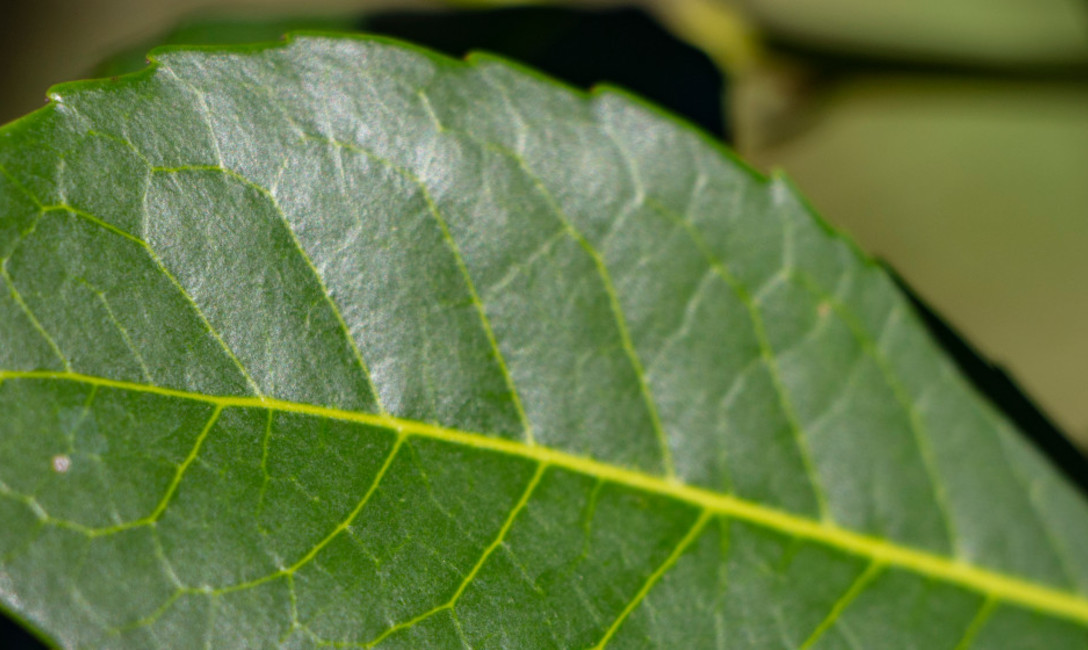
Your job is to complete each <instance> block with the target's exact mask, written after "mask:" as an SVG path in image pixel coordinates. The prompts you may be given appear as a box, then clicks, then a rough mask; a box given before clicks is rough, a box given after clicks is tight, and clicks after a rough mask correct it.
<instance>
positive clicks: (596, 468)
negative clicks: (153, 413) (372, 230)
mask: <svg viewBox="0 0 1088 650" xmlns="http://www.w3.org/2000/svg"><path fill="white" fill-rule="evenodd" d="M6 379H53V380H59V381H72V382H78V383H84V384H91V385H96V386H105V387H110V388H117V389H121V390H127V391H135V392H142V393H153V394H157V395H164V396H168V397H176V398H180V399H186V400H195V401H200V402H206V403H209V404H214V405H217V406H219V407H222V408H226V407H239V408H262V409H273V410H276V411H282V412H289V413H301V414H306V415H312V416H316V417H324V418H330V419H336V420H344V421H349V422H359V423H362V424H368V425H371V426H376V427H382V428H386V429H392V430H395V431H399V432H402V433H403V434H405V435H409V436H418V437H420V438H429V439H432V440H441V441H446V442H451V443H456V444H460V445H465V446H467V447H473V448H476V449H485V450H488V451H494V452H499V453H504V454H509V455H512V456H518V457H521V458H527V459H531V460H534V461H536V462H538V463H547V464H548V465H552V466H555V467H562V468H565V469H568V470H570V471H573V472H578V473H580V474H585V475H588V476H592V477H595V478H600V479H602V480H605V481H610V482H613V483H618V484H621V485H626V486H629V487H632V488H635V489H638V490H643V491H645V492H650V493H654V494H660V495H664V496H667V497H671V498H674V499H677V500H679V501H684V502H687V503H690V504H693V505H695V506H698V507H700V508H702V509H704V510H707V511H710V512H716V513H720V514H722V515H726V516H728V517H731V518H734V519H737V520H740V521H745V522H749V523H752V524H755V525H758V526H762V527H764V528H769V529H772V530H776V531H779V532H781V533H784V534H787V535H790V536H792V537H796V538H800V539H806V540H811V541H813V542H817V543H820V544H824V545H826V546H829V547H832V548H835V549H839V550H841V551H845V552H847V553H852V554H854V555H859V556H863V557H866V558H869V559H870V560H872V561H874V562H879V563H882V564H885V565H887V566H894V567H899V568H902V569H906V570H909V571H911V572H913V573H916V574H919V575H922V576H925V577H928V578H932V579H934V580H940V581H942V582H946V583H950V584H954V585H959V586H961V587H964V588H967V589H970V590H972V591H976V592H979V593H981V594H984V595H986V596H988V597H991V598H994V599H997V600H1001V601H1004V602H1007V603H1012V604H1017V605H1022V606H1025V607H1029V608H1032V609H1035V610H1038V611H1042V612H1046V613H1048V614H1052V615H1055V616H1059V617H1062V618H1068V619H1072V620H1074V621H1077V622H1079V623H1082V624H1088V599H1086V598H1084V597H1082V596H1080V595H1077V594H1074V593H1070V592H1067V591H1062V590H1059V589H1053V588H1050V587H1044V586H1041V585H1037V584H1034V583H1031V582H1027V581H1025V580H1023V579H1020V578H1015V577H1012V576H1009V575H1005V574H1002V573H999V572H996V571H991V570H987V569H982V568H979V567H976V566H973V565H970V564H966V563H964V562H962V561H956V560H951V559H949V558H946V557H943V556H940V555H936V554H933V553H929V552H926V551H920V550H917V549H914V548H910V547H907V546H901V545H898V544H894V543H892V542H889V541H887V540H883V539H879V538H876V537H870V536H867V535H862V534H859V533H855V532H851V531H848V530H845V529H843V528H839V527H837V526H835V525H833V524H830V523H824V522H818V521H814V520H812V519H807V518H805V517H799V516H797V515H793V514H790V513H787V512H782V511H780V510H775V509H774V508H769V507H767V506H764V505H760V504H757V503H753V502H751V501H746V500H744V499H740V498H737V497H734V496H730V495H725V494H719V493H717V492H712V491H710V490H707V489H704V488H698V487H693V486H690V485H684V484H682V483H680V482H678V481H675V480H669V479H666V478H662V477H656V476H651V475H649V474H644V473H642V472H637V471H633V470H629V469H624V468H621V467H616V466H613V465H608V464H606V463H602V462H599V461H596V460H592V459H589V458H584V457H581V456H575V455H572V454H568V453H564V452H562V451H556V450H554V449H549V448H547V447H541V446H535V445H533V446H531V445H527V444H525V443H523V442H516V441H513V440H507V439H504V438H497V437H491V436H486V435H483V434H479V433H469V432H466V431H458V430H456V429H448V428H445V427H440V426H436V425H433V424H427V423H425V422H417V421H414V420H406V419H402V418H397V417H393V416H390V415H375V414H370V413H359V412H355V411H344V410H340V409H334V408H328V407H324V406H313V405H310V404H300V403H296V402H287V401H283V400H277V399H272V398H267V397H226V396H212V395H202V394H200V393H192V392H187V391H181V390H175V389H171V388H162V387H159V386H152V385H147V384H137V383H131V382H125V381H117V380H114V379H106V378H103V377H94V376H89V375H82V374H78V373H68V372H53V371H28V372H22V371H7V370H0V382H2V381H3V380H6Z"/></svg>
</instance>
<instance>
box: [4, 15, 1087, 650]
mask: <svg viewBox="0 0 1088 650" xmlns="http://www.w3.org/2000/svg"><path fill="white" fill-rule="evenodd" d="M153 58H154V59H155V60H156V65H155V66H153V67H152V68H150V69H148V70H147V71H145V72H142V73H138V74H136V75H132V76H127V77H122V78H120V79H117V80H114V81H101V82H82V83H78V84H71V85H66V86H60V87H57V88H55V89H54V90H53V94H52V96H51V97H52V100H53V101H52V103H51V104H50V105H49V106H48V107H47V108H45V109H43V110H41V111H39V112H37V113H35V114H33V115H31V116H29V117H27V118H24V119H23V120H20V121H18V122H16V123H14V124H12V125H9V126H7V127H5V128H4V129H3V130H0V259H2V260H3V264H2V273H0V279H2V285H3V286H0V521H2V522H4V525H3V526H2V527H0V603H2V605H3V607H4V608H5V609H6V610H7V611H9V612H10V613H11V614H13V615H15V616H17V617H19V618H20V619H21V620H24V621H25V622H26V623H27V624H29V625H30V626H31V627H32V628H34V629H35V630H37V631H38V632H39V633H40V634H42V635H43V636H44V637H45V638H48V639H50V640H51V641H53V642H55V643H57V644H59V645H63V646H103V645H105V646H110V647H125V646H127V647H165V646H169V647H191V646H197V645H200V644H205V645H209V646H211V647H234V646H247V647H248V646H252V647H265V646H272V645H277V644H280V645H282V646H284V647H299V648H301V647H315V646H322V645H337V646H344V647H370V646H381V647H460V646H462V645H463V646H469V647H501V646H505V647H545V646H556V647H590V646H596V645H605V644H607V645H615V646H632V647H646V646H659V647H668V648H681V647H711V646H712V647H727V648H768V647H803V646H811V647H820V648H838V647H855V648H857V647H861V648H869V647H881V648H889V647H925V648H966V647H980V648H1020V647H1027V646H1028V645H1031V644H1036V645H1032V646H1031V647H1046V648H1067V647H1068V648H1083V647H1085V644H1086V643H1088V598H1086V596H1085V594H1086V593H1088V554H1085V553H1084V552H1083V549H1084V548H1088V504H1086V502H1085V500H1084V498H1083V496H1082V495H1081V494H1079V493H1078V492H1076V491H1075V490H1074V489H1073V488H1072V487H1071V486H1070V485H1068V484H1067V483H1066V482H1065V480H1064V479H1063V477H1062V476H1061V475H1060V474H1059V473H1058V472H1056V471H1055V470H1054V469H1053V468H1052V467H1051V466H1050V465H1049V464H1048V463H1047V461H1045V460H1043V459H1042V458H1041V457H1040V455H1039V454H1038V453H1037V452H1036V451H1035V450H1034V449H1033V448H1032V447H1031V446H1030V445H1029V444H1027V443H1026V442H1025V441H1024V440H1023V439H1022V436H1021V435H1020V433H1019V432H1018V431H1016V430H1015V429H1014V428H1013V427H1012V426H1011V425H1009V424H1008V423H1007V422H1006V421H1004V420H1003V419H1002V417H1001V416H1000V415H998V414H997V413H996V412H995V411H994V409H993V408H991V407H990V406H989V405H988V404H987V403H986V402H984V401H983V400H981V399H980V398H979V397H978V396H976V395H975V394H974V393H973V392H972V391H971V390H970V389H969V388H968V387H967V385H966V383H965V382H964V380H963V379H962V378H961V377H960V376H959V375H958V374H957V372H956V370H955V369H954V368H953V366H952V365H951V364H950V363H949V362H948V361H947V360H946V359H944V358H942V356H941V354H940V353H939V352H938V351H937V349H936V348H935V347H934V345H933V344H932V343H931V342H930V340H929V339H928V338H927V336H926V334H925V333H924V331H923V329H922V327H921V326H920V325H919V323H918V322H917V319H916V318H915V316H914V315H913V313H912V312H911V310H910V308H909V306H908V305H907V304H906V302H905V301H904V299H903V298H902V297H901V296H900V295H899V293H898V292H897V290H896V289H895V288H894V286H893V285H892V283H891V282H890V280H889V279H888V278H887V277H886V275H885V274H884V273H883V272H882V271H881V270H880V269H879V268H878V267H876V266H875V265H874V264H872V263H870V262H869V261H868V260H867V259H865V258H864V257H863V256H861V255H860V254H859V253H858V252H857V251H856V250H855V249H854V248H852V247H851V246H850V245H849V244H848V243H847V242H846V241H845V240H843V239H842V238H840V237H838V236H837V235H835V234H834V233H832V232H830V231H829V230H828V229H827V228H826V227H824V226H823V225H822V224H821V222H819V220H818V219H817V218H816V217H815V216H814V215H813V214H812V213H811V211H810V210H809V209H808V208H807V206H805V205H804V204H803V202H801V201H800V200H799V199H798V198H797V197H796V195H795V193H794V192H793V190H792V189H791V187H790V186H789V185H788V184H786V183H785V182H784V181H782V180H781V179H771V180H767V179H763V178H761V177H759V176H757V175H756V174H754V173H753V172H751V171H750V170H748V169H747V168H746V167H744V166H743V165H742V164H741V163H739V162H738V161H736V160H735V159H734V158H733V157H732V156H731V154H729V153H728V152H726V151H724V150H723V149H721V148H720V147H718V146H717V145H715V144H714V143H712V142H711V141H710V140H709V139H707V138H705V137H704V136H702V135H701V134H699V133H697V132H695V131H693V130H691V129H689V128H687V127H685V126H683V125H681V124H679V123H678V122H677V121H675V120H674V119H673V118H671V117H669V116H666V115H662V114H660V113H658V112H656V111H655V110H653V109H652V108H650V107H648V106H645V105H643V104H642V103H640V102H638V101H637V100H634V99H632V98H630V97H628V96H625V95H624V94H622V93H620V92H618V91H613V90H601V91H598V92H595V93H594V94H592V95H590V96H584V95H580V94H577V93H575V92H573V91H570V90H568V89H565V88H562V87H560V86H559V85H557V84H555V83H554V82H551V81H549V80H546V79H542V78H539V77H537V76H535V75H533V74H531V73H529V72H527V71H524V70H519V69H516V68H515V67H514V66H512V65H510V64H508V63H505V62H503V61H500V60H497V59H494V58H491V57H485V56H474V57H471V58H470V60H469V61H468V62H467V63H465V62H457V61H453V60H449V59H445V58H442V57H439V56H437V55H434V54H431V53H428V52H424V51H421V50H418V49H414V48H411V47H409V46H406V45H403V44H398V43H394V42H389V41H386V40H382V39H377V38H373V37H362V38H347V37H324V36H320V35H316V34H314V35H309V36H296V37H294V38H292V39H291V40H290V41H289V42H288V43H287V44H286V45H281V46H276V47H267V48H234V49H229V48H224V49H175V50H161V51H159V52H158V53H157V54H156V55H155V56H154V57H153ZM1038 644H1041V645H1038Z"/></svg>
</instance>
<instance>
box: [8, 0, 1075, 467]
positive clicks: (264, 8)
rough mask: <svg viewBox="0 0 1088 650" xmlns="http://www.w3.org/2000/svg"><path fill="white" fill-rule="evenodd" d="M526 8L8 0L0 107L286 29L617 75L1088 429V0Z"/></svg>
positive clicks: (583, 76)
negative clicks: (789, 181)
mask: <svg viewBox="0 0 1088 650" xmlns="http://www.w3.org/2000/svg"><path fill="white" fill-rule="evenodd" d="M524 4H526V3H518V2H464V1H462V2H456V3H454V2H437V1H431V2H428V1H425V0H418V1H407V0H402V1H399V2H394V1H384V2H383V1H381V0H309V1H307V2H300V1H299V0H84V1H79V0H32V1H31V0H28V1H25V2H20V1H18V0H0V122H6V121H9V120H11V119H14V118H16V117H18V116H20V115H22V114H25V113H27V112H29V111H31V110H34V109H35V108H37V107H39V106H41V105H42V103H43V101H44V97H45V91H46V89H47V88H48V86H50V85H51V84H53V83H57V82H61V81H69V80H73V79H78V78H83V77H88V76H100V75H112V74H118V73H121V72H125V71H130V70H134V69H138V68H140V67H142V66H143V65H144V53H145V52H146V51H147V50H148V49H150V47H152V46H154V45H156V44H160V43H166V42H180V43H221V42H239V41H255V40H272V39H274V38H276V37H278V35H279V34H281V33H282V32H284V31H286V30H288V29H293V28H299V27H302V28H320V29H333V30H355V29H363V30H366V31H376V32H381V33H386V34H392V35H396V36H401V37H404V38H407V39H409V40H414V41H417V42H421V43H424V44H429V45H431V46H432V47H436V48H439V49H443V50H444V51H447V52H449V53H451V54H455V55H460V54H462V53H463V52H464V51H466V50H468V49H487V50H491V51H496V52H500V53H504V54H507V55H508V56H511V57H513V58H518V59H521V60H523V61H525V62H527V63H530V64H532V65H535V66H537V67H542V68H544V69H546V70H547V71H549V72H550V73H551V74H553V75H556V76H559V77H561V78H564V79H566V80H568V81H570V82H571V83H575V84H577V85H583V86H588V85H591V84H593V83H595V82H597V81H608V82H611V83H613V84H617V85H620V86H625V87H628V88H630V89H632V90H634V91H636V92H638V93H640V94H643V95H646V96H648V97H650V98H651V99H653V100H654V101H656V102H658V103H661V104H665V105H667V106H668V107H669V108H670V109H671V110H673V111H675V112H678V113H681V114H683V115H685V116H687V117H688V118H689V119H691V120H692V121H695V122H698V123H699V124H701V125H702V126H704V128H706V129H708V130H710V131H711V132H712V133H714V134H716V135H718V136H719V137H722V138H724V139H726V140H727V141H728V142H729V143H730V144H731V145H732V146H734V147H735V148H737V149H738V150H739V151H740V152H741V154H742V156H743V157H745V158H746V159H747V160H749V161H750V162H752V163H753V164H754V165H755V166H756V167H758V168H759V169H761V170H764V171H767V170H770V169H774V168H781V169H784V170H785V171H786V173H787V174H788V175H789V176H790V177H792V178H793V179H794V180H795V181H796V183H797V184H798V185H799V186H800V187H801V189H802V191H803V192H804V193H805V194H806V195H807V196H808V197H809V198H810V199H811V200H812V202H813V204H814V205H815V206H816V208H817V209H818V210H819V211H821V212H822V213H823V214H824V215H825V216H826V218H827V219H828V220H829V221H830V222H831V223H833V224H835V225H836V226H837V227H839V228H840V229H842V230H845V231H847V232H849V233H850V234H851V235H852V236H853V237H854V238H855V239H856V240H857V241H858V242H859V244H860V245H861V246H862V248H864V249H865V250H868V251H870V252H871V253H873V254H874V255H876V256H878V257H879V258H881V259H882V260H884V261H886V262H887V263H888V265H889V266H890V267H892V268H893V269H894V270H895V271H896V272H897V273H898V274H899V275H900V276H901V277H902V278H903V279H904V281H905V282H906V283H907V284H909V285H910V286H911V287H912V288H913V290H914V291H915V292H916V293H917V294H918V295H919V296H921V298H922V299H923V300H924V301H925V302H927V303H928V304H929V305H930V306H932V307H933V308H934V310H935V311H936V312H938V313H939V314H941V315H942V317H943V318H945V319H946V320H947V321H949V322H950V323H951V324H952V326H953V327H955V328H956V329H957V330H958V331H959V332H961V333H962V334H963V335H964V336H965V338H966V339H968V340H969V341H970V342H971V343H972V344H973V345H974V346H976V347H977V348H978V349H979V350H980V351H981V353H982V354H983V355H984V356H985V357H986V358H988V359H990V360H993V361H995V362H996V363H998V364H1001V365H1002V366H1003V367H1004V368H1006V369H1008V370H1009V372H1010V374H1011V375H1012V376H1013V377H1015V379H1016V380H1017V381H1018V382H1019V384H1020V385H1021V387H1023V388H1024V389H1025V390H1026V392H1027V393H1028V394H1029V395H1030V396H1031V397H1032V398H1033V399H1034V400H1035V401H1036V402H1038V403H1039V404H1041V406H1042V407H1043V409H1044V410H1045V411H1046V412H1047V414H1048V415H1049V416H1050V417H1051V418H1052V419H1053V420H1054V421H1056V422H1057V423H1058V425H1059V426H1060V427H1061V428H1063V429H1064V430H1065V431H1067V432H1068V433H1069V434H1070V435H1071V436H1072V437H1073V438H1075V439H1076V440H1078V441H1079V443H1080V444H1081V445H1082V446H1083V448H1088V287H1086V286H1085V285H1086V282H1088V1H1086V0H956V1H955V2H950V1H949V0H913V1H912V2H872V1H871V0H823V1H821V2H814V1H813V0H660V1H656V2H655V1H653V0H641V1H640V0H628V1H627V2H614V1H604V0H597V1H592V0H584V1H568V2H560V1H554V2H547V3H535V4H534V6H533V7H528V8H526V7H522V6H519V7H514V5H524ZM500 5H501V7H500Z"/></svg>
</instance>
